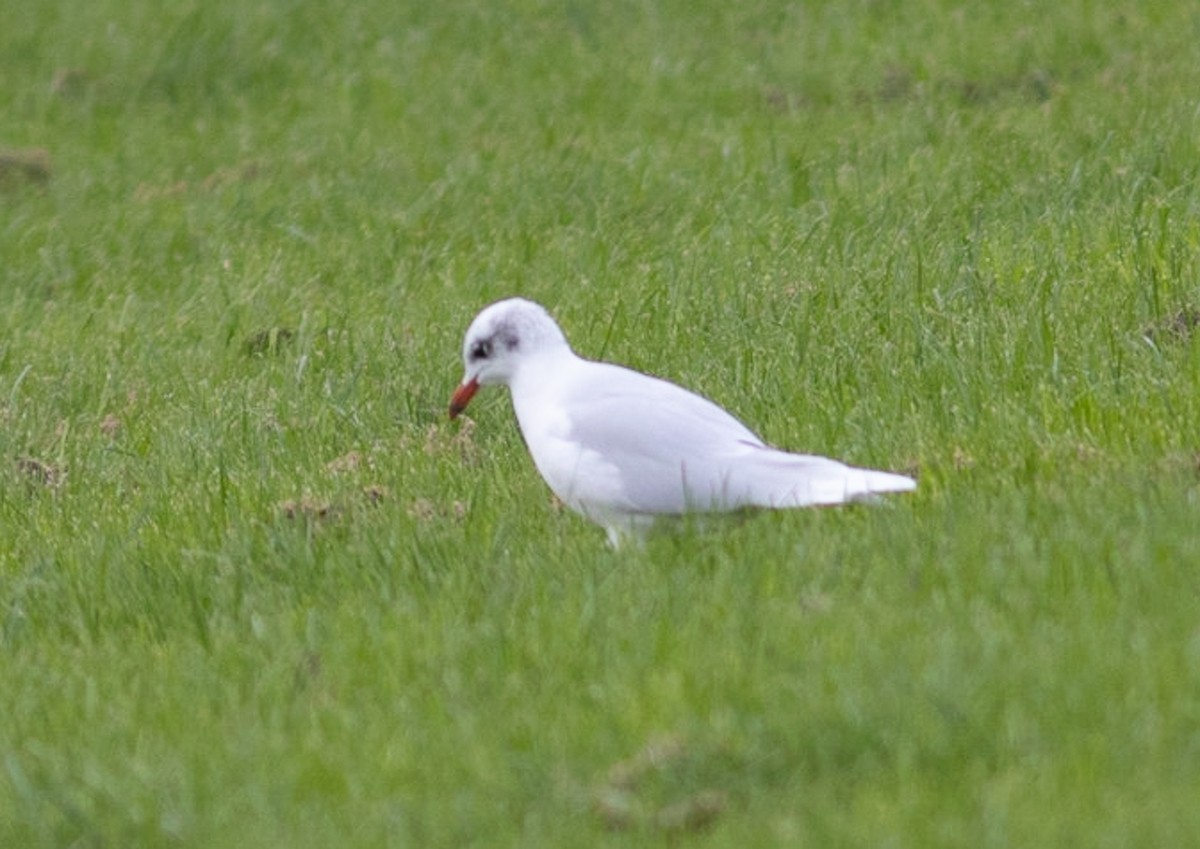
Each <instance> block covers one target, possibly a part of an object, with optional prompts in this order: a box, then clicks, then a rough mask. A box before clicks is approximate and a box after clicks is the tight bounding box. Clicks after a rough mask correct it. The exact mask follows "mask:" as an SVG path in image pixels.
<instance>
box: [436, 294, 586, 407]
mask: <svg viewBox="0 0 1200 849" xmlns="http://www.w3.org/2000/svg"><path fill="white" fill-rule="evenodd" d="M558 347H563V348H565V347H567V338H566V337H565V336H563V332H562V330H560V329H559V326H558V325H557V324H556V323H555V322H554V319H553V318H551V317H550V313H548V312H546V310H545V309H544V308H543V307H542V306H541V305H540V304H535V303H534V302H533V301H527V300H525V299H524V298H509V299H507V300H504V301H498V302H496V303H494V304H492V305H491V306H489V307H485V308H484V309H483V311H482V312H480V313H479V315H477V316H475V320H474V321H472V322H471V326H470V327H468V328H467V335H466V338H465V339H463V365H464V366H465V367H466V374H465V375H464V376H463V382H462V384H461V385H460V386H459V387H458V389H456V390H455V391H454V396H453V397H452V398H451V399H450V418H454V417H455V416H457V415H458V414H459V413H461V412H462V411H463V410H465V409H466V407H467V404H469V403H470V402H471V398H472V397H474V395H475V392H476V391H477V390H478V389H479V387H480V386H487V385H488V384H493V383H503V384H507V383H509V382H510V381H511V380H512V379H513V375H514V374H516V372H517V369H518V368H520V366H521V364H522V363H523V362H525V361H527V359H528V358H529V357H531V356H532V355H535V354H540V353H543V352H545V351H547V350H552V349H554V348H558Z"/></svg>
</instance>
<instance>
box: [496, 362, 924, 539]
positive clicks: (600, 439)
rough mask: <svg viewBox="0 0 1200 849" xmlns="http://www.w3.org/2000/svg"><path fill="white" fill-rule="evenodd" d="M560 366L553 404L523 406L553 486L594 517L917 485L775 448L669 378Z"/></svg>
mask: <svg viewBox="0 0 1200 849" xmlns="http://www.w3.org/2000/svg"><path fill="white" fill-rule="evenodd" d="M564 371H565V373H564V374H560V375H559V376H558V377H559V378H561V379H559V380H555V379H553V378H552V379H551V380H550V381H549V383H550V384H551V385H549V386H548V387H547V397H553V398H555V399H556V401H557V402H558V403H557V405H556V407H555V409H554V410H552V411H551V410H549V409H548V408H547V406H546V405H545V404H543V405H542V406H541V407H540V408H539V409H538V411H537V415H522V412H523V411H522V410H521V409H520V407H518V409H517V414H518V417H519V418H520V420H521V425H522V431H523V432H524V433H525V437H526V442H527V444H528V445H529V447H530V451H531V453H533V455H534V461H535V463H536V464H537V466H538V469H539V471H541V473H542V475H543V477H545V478H546V481H547V482H548V483H549V484H550V486H551V488H552V489H554V491H555V492H556V493H557V494H558V495H559V496H560V497H561V498H562V499H563V500H564V501H566V502H567V503H568V504H570V505H571V506H573V507H576V508H577V509H580V510H582V511H583V512H584V513H587V514H589V515H591V516H593V517H594V518H598V519H600V518H601V517H602V515H604V514H608V515H612V514H621V513H626V514H680V513H685V512H689V511H721V510H733V509H737V508H739V507H747V506H757V507H801V506H806V505H810V504H837V503H841V502H843V501H848V500H851V499H854V498H859V497H863V496H866V495H869V494H871V493H874V492H887V491H899V490H902V489H911V488H912V487H913V486H914V484H913V482H912V481H911V480H909V479H908V478H905V477H902V476H900V475H891V474H888V473H885V472H872V471H867V470H863V469H855V468H852V467H850V466H846V465H844V464H842V463H839V462H837V461H835V460H829V459H826V458H824V457H814V456H807V455H800V454H788V453H786V452H783V451H777V450H775V449H773V448H770V447H768V446H766V445H765V444H763V442H762V440H761V439H759V438H758V436H757V435H755V434H754V432H753V431H751V430H750V429H749V428H747V427H746V426H745V425H744V424H742V423H741V422H740V421H738V420H737V419H736V418H734V417H733V416H732V415H730V414H729V413H728V412H726V411H725V410H723V409H721V408H720V407H718V406H717V405H716V404H714V403H713V402H711V401H709V400H708V399H706V398H703V397H701V396H699V395H696V394H694V393H692V392H689V391H687V390H686V389H683V388H682V387H680V386H677V385H675V384H673V383H670V382H668V381H664V380H660V379H658V378H653V377H649V376H648V375H644V374H640V373H638V372H636V371H632V370H630V369H626V368H622V367H620V366H615V365H610V364H607V363H595V362H590V361H587V360H580V359H575V360H574V362H573V363H572V364H571V366H570V368H569V369H565V370H564ZM537 394H538V393H530V395H529V397H530V398H531V399H532V400H531V403H533V404H536V403H537ZM527 422H529V426H527Z"/></svg>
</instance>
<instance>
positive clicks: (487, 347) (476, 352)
mask: <svg viewBox="0 0 1200 849" xmlns="http://www.w3.org/2000/svg"><path fill="white" fill-rule="evenodd" d="M491 355H492V343H491V340H489V339H483V340H480V341H479V342H476V343H475V344H474V346H472V348H471V359H472V360H486V359H487V358H488V357H490V356H491Z"/></svg>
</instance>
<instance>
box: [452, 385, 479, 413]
mask: <svg viewBox="0 0 1200 849" xmlns="http://www.w3.org/2000/svg"><path fill="white" fill-rule="evenodd" d="M478 391H479V381H477V380H476V379H475V378H473V377H472V378H471V379H470V380H468V381H467V382H466V383H464V384H463V385H462V386H460V387H458V388H457V389H455V390H454V394H453V395H451V396H450V418H452V419H455V418H458V414H459V413H461V412H462V411H463V410H465V409H467V404H470V403H471V399H472V398H474V397H475V393H476V392H478Z"/></svg>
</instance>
